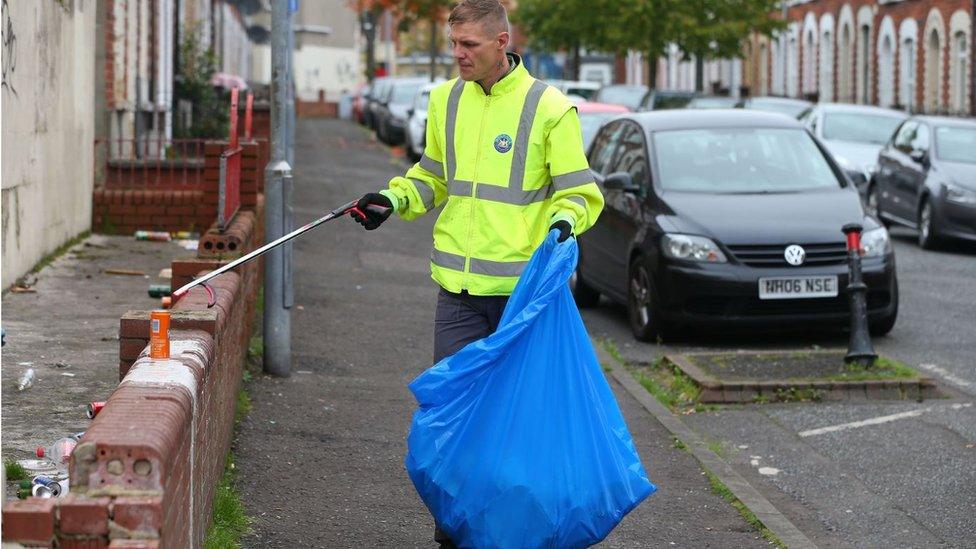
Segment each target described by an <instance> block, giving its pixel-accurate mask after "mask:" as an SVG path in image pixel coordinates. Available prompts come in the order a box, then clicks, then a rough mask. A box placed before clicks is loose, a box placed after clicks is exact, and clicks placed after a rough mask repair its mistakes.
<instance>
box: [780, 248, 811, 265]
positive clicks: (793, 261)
mask: <svg viewBox="0 0 976 549" xmlns="http://www.w3.org/2000/svg"><path fill="white" fill-rule="evenodd" d="M783 257H785V258H786V262H787V263H789V264H790V265H793V266H794V267H799V266H800V265H803V260H804V259H806V258H807V252H806V250H804V249H803V247H802V246H797V245H796V244H791V245H789V246H787V247H786V251H785V252H783Z"/></svg>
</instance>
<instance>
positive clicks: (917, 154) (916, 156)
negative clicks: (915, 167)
mask: <svg viewBox="0 0 976 549" xmlns="http://www.w3.org/2000/svg"><path fill="white" fill-rule="evenodd" d="M908 156H910V157H912V160H914V161H915V162H918V163H919V164H921V165H923V166H925V165H927V164H928V160H929V155H928V154H927V153H926V152H925V151H924V150H922V149H914V150H912V152H910V153H909V154H908Z"/></svg>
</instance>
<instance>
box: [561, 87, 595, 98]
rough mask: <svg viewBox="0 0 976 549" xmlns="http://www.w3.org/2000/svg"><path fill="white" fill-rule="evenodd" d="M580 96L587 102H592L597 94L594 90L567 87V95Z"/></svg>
mask: <svg viewBox="0 0 976 549" xmlns="http://www.w3.org/2000/svg"><path fill="white" fill-rule="evenodd" d="M570 94H572V95H578V96H580V97H582V98H583V99H586V100H587V101H589V100H590V98H591V97H593V96H594V95H595V94H596V90H594V89H593V88H577V87H576V86H567V87H566V95H570Z"/></svg>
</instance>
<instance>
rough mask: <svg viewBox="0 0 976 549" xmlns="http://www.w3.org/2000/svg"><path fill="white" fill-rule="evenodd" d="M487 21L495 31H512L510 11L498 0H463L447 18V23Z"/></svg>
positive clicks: (451, 24)
mask: <svg viewBox="0 0 976 549" xmlns="http://www.w3.org/2000/svg"><path fill="white" fill-rule="evenodd" d="M476 22H482V23H485V24H486V25H487V26H488V27H489V29H490V30H491V31H493V32H508V33H511V32H512V31H511V25H509V23H508V11H506V10H505V6H504V5H502V3H501V2H499V1H498V0H461V1H460V2H458V4H457V5H456V6H454V9H452V10H451V16H450V17H448V19H447V24H448V25H450V26H453V25H454V24H455V23H476Z"/></svg>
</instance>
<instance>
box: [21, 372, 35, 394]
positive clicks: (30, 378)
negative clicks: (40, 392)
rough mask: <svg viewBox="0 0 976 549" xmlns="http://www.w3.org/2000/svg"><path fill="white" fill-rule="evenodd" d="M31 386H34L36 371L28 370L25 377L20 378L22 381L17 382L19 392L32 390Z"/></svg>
mask: <svg viewBox="0 0 976 549" xmlns="http://www.w3.org/2000/svg"><path fill="white" fill-rule="evenodd" d="M31 385H34V369H33V368H28V369H27V371H26V372H24V375H22V376H20V381H18V382H17V390H18V391H23V390H24V389H30V387H31Z"/></svg>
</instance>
